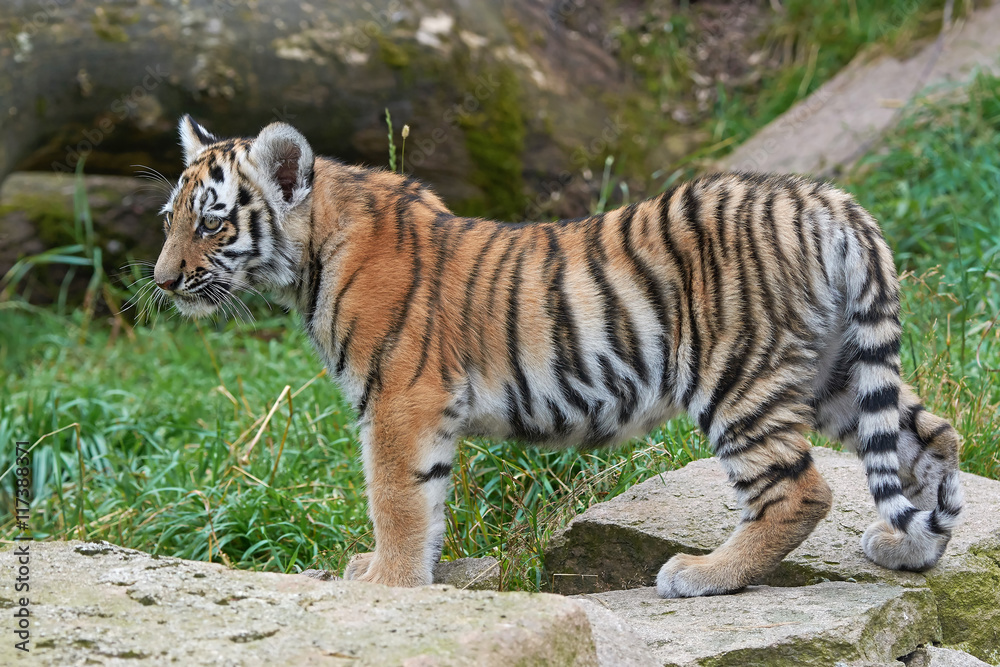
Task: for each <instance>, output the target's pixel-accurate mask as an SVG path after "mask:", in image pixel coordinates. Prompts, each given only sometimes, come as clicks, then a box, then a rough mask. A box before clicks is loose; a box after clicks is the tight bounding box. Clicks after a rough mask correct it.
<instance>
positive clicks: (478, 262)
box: [462, 226, 501, 331]
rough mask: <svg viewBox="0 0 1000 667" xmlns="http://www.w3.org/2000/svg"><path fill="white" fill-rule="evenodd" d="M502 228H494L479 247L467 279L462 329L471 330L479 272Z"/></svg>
mask: <svg viewBox="0 0 1000 667" xmlns="http://www.w3.org/2000/svg"><path fill="white" fill-rule="evenodd" d="M500 233H501V228H500V227H499V226H496V227H494V228H493V232H492V233H491V234H490V237H489V238H488V239H486V243H484V244H483V247H482V248H480V249H479V253H478V254H477V255H476V259H475V261H473V263H472V270H471V271H470V272H469V278H468V280H466V281H465V303H464V304H463V305H462V329H463V331H468V330H469V325H470V322H469V319H470V317H471V315H472V301H473V296H474V295H475V287H476V282H477V281H478V280H479V272H480V269H481V268H482V266H483V259H484V258H485V257H486V253H487V252H489V250H490V248H491V247H492V246H493V243H494V242H495V241H496V240H497V237H499V236H500Z"/></svg>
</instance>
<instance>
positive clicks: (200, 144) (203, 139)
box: [177, 114, 218, 167]
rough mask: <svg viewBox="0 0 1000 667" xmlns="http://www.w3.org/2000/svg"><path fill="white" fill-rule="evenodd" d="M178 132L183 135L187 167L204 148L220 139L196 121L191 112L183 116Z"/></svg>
mask: <svg viewBox="0 0 1000 667" xmlns="http://www.w3.org/2000/svg"><path fill="white" fill-rule="evenodd" d="M177 132H178V134H180V135H181V146H183V147H184V166H185V167H187V166H188V165H190V164H191V163H192V162H194V161H195V159H196V158H197V157H198V155H199V154H200V153H201V152H202V151H203V150H205V149H206V148H208V147H209V146H210V145H211V144H214V143H215V142H216V141H218V139H216V138H215V136H214V135H212V133H211V132H209V131H208V130H206V129H205V128H203V127H202V126H201V125H199V124H198V123H196V122H194V118H191V116H190V115H189V114H184V115H183V116H182V117H181V122H180V124H179V125H178V126H177Z"/></svg>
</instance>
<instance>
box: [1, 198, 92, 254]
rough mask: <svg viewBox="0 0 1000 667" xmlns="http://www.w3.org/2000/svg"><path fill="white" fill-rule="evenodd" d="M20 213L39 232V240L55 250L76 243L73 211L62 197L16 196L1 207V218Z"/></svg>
mask: <svg viewBox="0 0 1000 667" xmlns="http://www.w3.org/2000/svg"><path fill="white" fill-rule="evenodd" d="M17 211H20V212H22V213H24V215H25V216H26V217H27V218H28V221H29V222H31V224H32V225H34V226H35V229H36V230H37V231H38V238H39V239H41V241H42V242H43V243H44V244H45V246H46V247H49V248H53V247H56V246H61V245H70V244H72V243H75V240H74V235H73V211H72V209H71V208H70V207H69V206H68V205H67V203H66V201H65V200H64V199H63V198H61V197H51V196H31V195H15V196H14V197H12V198H11V202H10V203H9V204H5V205H3V206H0V216H5V215H8V214H10V213H13V212H17Z"/></svg>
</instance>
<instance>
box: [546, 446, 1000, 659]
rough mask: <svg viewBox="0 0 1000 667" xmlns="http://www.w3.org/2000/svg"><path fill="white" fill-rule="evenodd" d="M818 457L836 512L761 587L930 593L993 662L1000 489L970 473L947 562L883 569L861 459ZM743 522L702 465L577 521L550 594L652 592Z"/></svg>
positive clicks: (948, 621) (724, 486)
mask: <svg viewBox="0 0 1000 667" xmlns="http://www.w3.org/2000/svg"><path fill="white" fill-rule="evenodd" d="M813 456H814V459H815V460H816V463H817V465H818V467H819V469H820V472H821V473H822V474H823V476H824V477H825V478H826V479H827V481H828V482H829V483H830V487H831V488H832V489H833V494H834V504H833V509H832V510H831V511H830V514H829V515H828V516H827V517H826V519H824V520H823V521H822V522H820V524H819V525H818V526H817V528H816V530H815V531H814V532H813V534H812V535H811V536H810V537H809V538H808V539H807V540H806V541H805V542H803V543H802V545H801V546H799V548H798V549H796V550H795V551H793V552H792V553H791V554H789V555H788V557H787V558H785V560H784V561H783V562H782V564H781V565H780V566H779V567H778V568H777V569H776V570H775V571H774V572H772V573H770V574H769V575H767V576H766V577H765V578H764V579H763V581H761V582H760V583H763V584H768V585H770V586H805V585H809V584H815V583H819V582H823V581H828V580H829V581H856V582H867V583H876V582H886V583H891V584H895V585H897V586H904V587H912V588H928V589H930V591H931V592H932V594H933V596H934V600H935V605H936V607H937V610H938V616H939V622H940V625H941V629H942V636H943V639H944V642H945V643H946V644H948V645H953V646H956V647H958V648H961V649H964V650H966V651H968V652H970V653H972V654H974V655H976V656H978V657H979V658H982V659H984V660H990V659H991V658H990V655H991V652H992V651H995V650H996V649H997V647H1000V513H998V512H997V511H996V508H997V507H998V506H1000V482H997V481H994V480H989V479H985V478H982V477H978V476H976V475H970V474H966V473H963V474H962V485H963V488H964V490H965V498H966V509H965V514H964V517H963V521H964V522H963V524H962V525H961V526H960V527H959V528H958V529H957V530H956V532H955V535H954V537H953V539H952V541H951V543H950V544H949V546H948V551H947V552H946V554H945V556H944V557H943V558H942V559H941V561H940V562H939V563H938V565H937V566H936V567H934V568H933V569H931V570H930V571H928V572H925V573H922V574H917V573H912V572H897V571H893V570H886V569H884V568H881V567H879V566H877V565H875V564H874V563H872V562H870V561H869V560H868V559H866V558H865V556H864V554H863V553H862V551H861V546H860V538H861V535H862V533H863V532H864V530H865V528H866V527H867V526H868V525H869V524H870V523H871V522H872V521H874V520H875V518H876V514H875V507H874V504H873V502H872V500H871V497H870V495H869V493H868V490H867V486H866V484H865V479H864V472H863V470H862V468H861V465H860V462H858V460H857V458H856V457H855V456H854V455H852V454H845V453H840V452H835V451H833V450H830V449H826V448H822V447H815V448H813ZM738 518H739V509H738V507H737V505H736V500H735V495H734V493H733V491H732V489H731V488H730V486H729V484H728V482H727V481H726V477H725V474H724V473H723V472H722V469H721V468H720V466H719V464H718V462H717V461H716V460H715V459H704V460H701V461H695V462H693V463H691V464H689V465H687V466H685V467H684V468H682V469H680V470H675V471H671V472H669V473H665V474H663V475H660V476H658V477H656V478H653V479H650V480H647V481H645V482H643V483H641V484H638V485H636V486H634V487H632V488H631V489H629V490H628V491H626V492H625V493H623V494H622V495H620V496H618V497H617V498H614V499H613V500H610V501H608V502H605V503H600V504H598V505H594V506H592V507H591V508H590V509H588V510H587V511H586V512H584V513H583V514H582V515H580V516H578V517H576V518H575V519H574V520H573V521H572V522H571V523H570V524H569V526H568V527H567V528H566V529H565V530H564V531H563V532H561V533H560V534H558V535H557V536H555V537H554V538H553V539H552V541H551V543H550V545H549V548H548V550H547V552H546V555H545V565H546V569H547V571H548V572H549V573H550V575H551V581H552V590H554V591H556V592H561V593H567V594H572V593H590V592H595V591H597V592H599V591H608V590H614V589H623V588H635V587H639V586H650V585H652V584H653V583H654V580H655V575H656V572H657V571H658V570H659V568H660V566H661V565H662V564H663V563H664V562H665V561H666V560H667V559H668V558H669V557H670V556H672V555H673V554H675V553H678V552H682V551H683V552H686V553H708V552H709V551H711V550H712V549H714V548H715V547H716V546H718V545H719V544H722V542H724V541H725V539H726V537H728V535H729V534H730V532H731V531H732V529H733V528H734V527H735V525H736V522H737V520H738ZM900 655H902V654H900Z"/></svg>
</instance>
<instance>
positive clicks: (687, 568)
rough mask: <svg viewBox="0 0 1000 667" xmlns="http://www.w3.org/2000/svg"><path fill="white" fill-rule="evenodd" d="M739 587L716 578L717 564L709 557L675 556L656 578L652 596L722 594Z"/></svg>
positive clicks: (674, 596) (678, 596) (731, 591)
mask: <svg viewBox="0 0 1000 667" xmlns="http://www.w3.org/2000/svg"><path fill="white" fill-rule="evenodd" d="M740 588H743V587H742V586H733V585H726V583H725V581H724V577H720V572H719V567H718V564H717V563H713V562H712V560H711V556H690V555H688V554H677V555H676V556H674V557H673V558H671V559H670V560H668V561H667V562H666V563H665V564H664V565H663V567H661V568H660V573H659V574H657V575H656V593H657V595H659V596H660V597H661V598H693V597H699V596H702V595H723V594H725V593H733V592H735V591H738V590H739V589H740Z"/></svg>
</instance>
